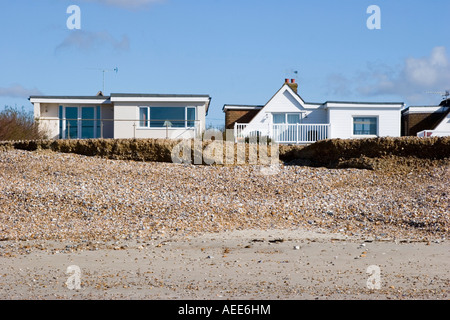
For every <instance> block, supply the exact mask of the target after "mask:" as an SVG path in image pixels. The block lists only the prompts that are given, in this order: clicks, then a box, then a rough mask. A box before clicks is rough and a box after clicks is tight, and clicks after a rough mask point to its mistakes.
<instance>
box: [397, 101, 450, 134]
mask: <svg viewBox="0 0 450 320" xmlns="http://www.w3.org/2000/svg"><path fill="white" fill-rule="evenodd" d="M424 131H427V134H426V135H424ZM402 135H404V136H416V135H420V136H432V135H434V136H436V135H440V136H443V135H444V136H448V135H450V99H446V100H443V101H442V102H441V103H440V104H439V105H435V106H409V107H408V108H406V109H405V110H403V111H402Z"/></svg>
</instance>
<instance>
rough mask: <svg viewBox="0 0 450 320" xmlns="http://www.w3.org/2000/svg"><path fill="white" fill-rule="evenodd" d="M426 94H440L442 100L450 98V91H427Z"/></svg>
mask: <svg viewBox="0 0 450 320" xmlns="http://www.w3.org/2000/svg"><path fill="white" fill-rule="evenodd" d="M426 93H429V94H440V95H441V96H442V100H447V99H448V97H449V96H450V90H445V91H427V92H426Z"/></svg>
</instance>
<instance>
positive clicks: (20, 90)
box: [0, 84, 42, 98]
mask: <svg viewBox="0 0 450 320" xmlns="http://www.w3.org/2000/svg"><path fill="white" fill-rule="evenodd" d="M38 95H42V93H41V92H40V91H39V90H38V89H36V88H33V89H27V88H24V87H23V86H22V85H20V84H13V85H10V86H9V87H0V96H2V97H13V98H28V97H29V96H38Z"/></svg>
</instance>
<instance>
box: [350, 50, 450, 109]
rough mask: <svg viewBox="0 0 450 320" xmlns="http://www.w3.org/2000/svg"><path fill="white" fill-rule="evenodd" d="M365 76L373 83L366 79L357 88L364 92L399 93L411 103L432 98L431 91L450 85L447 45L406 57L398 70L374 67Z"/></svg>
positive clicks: (374, 94)
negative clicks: (426, 54) (419, 56)
mask: <svg viewBox="0 0 450 320" xmlns="http://www.w3.org/2000/svg"><path fill="white" fill-rule="evenodd" d="M364 77H365V78H366V79H367V81H368V82H370V83H367V81H366V83H365V84H364V85H360V86H358V87H357V88H356V90H357V91H358V92H359V93H360V94H363V95H367V96H376V95H386V94H387V95H399V96H403V97H404V98H405V99H406V100H408V102H410V103H421V102H422V101H425V100H427V101H428V100H429V99H430V96H429V95H428V96H427V93H426V92H427V91H444V90H448V89H449V88H450V61H449V58H448V56H447V54H446V49H445V47H435V48H433V49H432V51H431V54H430V55H429V56H428V57H422V58H414V57H410V58H407V59H405V61H404V63H403V64H402V66H401V67H400V68H399V69H397V72H396V71H395V69H392V68H386V70H374V69H373V68H372V70H369V72H366V74H365V75H364ZM370 79H371V80H370ZM433 98H436V97H433Z"/></svg>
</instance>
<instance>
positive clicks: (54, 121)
mask: <svg viewBox="0 0 450 320" xmlns="http://www.w3.org/2000/svg"><path fill="white" fill-rule="evenodd" d="M58 108H59V104H56V103H35V104H34V117H35V119H39V128H40V129H42V130H44V131H45V132H46V134H47V135H48V138H49V139H58V138H59V115H58Z"/></svg>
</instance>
